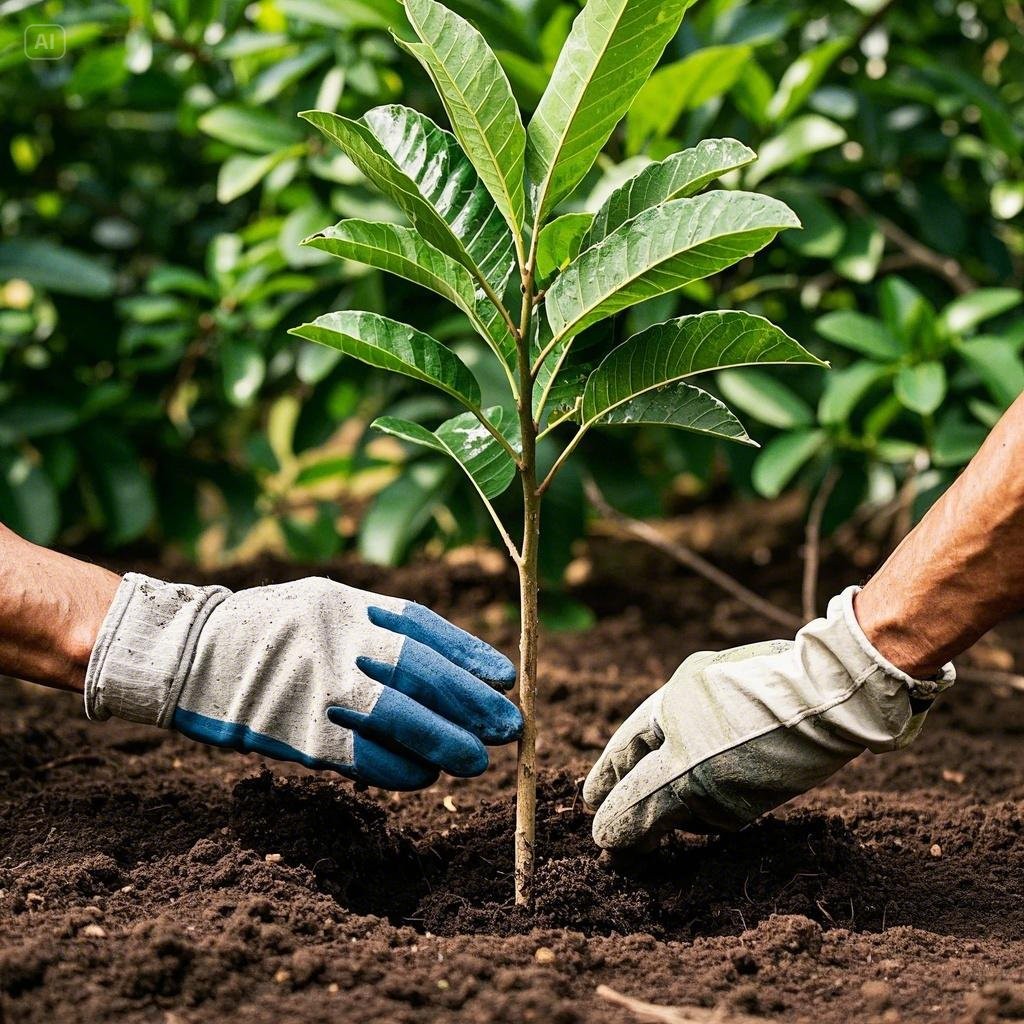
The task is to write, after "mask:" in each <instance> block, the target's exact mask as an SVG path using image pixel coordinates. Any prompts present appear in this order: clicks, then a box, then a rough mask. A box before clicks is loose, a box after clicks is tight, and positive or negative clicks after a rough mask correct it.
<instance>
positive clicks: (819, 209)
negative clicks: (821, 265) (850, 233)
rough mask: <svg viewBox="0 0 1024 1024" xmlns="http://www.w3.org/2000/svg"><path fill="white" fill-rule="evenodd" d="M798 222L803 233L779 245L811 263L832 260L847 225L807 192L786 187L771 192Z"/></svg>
mask: <svg viewBox="0 0 1024 1024" xmlns="http://www.w3.org/2000/svg"><path fill="white" fill-rule="evenodd" d="M772 195H774V196H775V197H776V198H777V199H781V200H782V201H783V202H784V203H785V204H786V205H787V206H788V207H789V208H790V209H791V210H792V211H793V212H794V213H795V214H796V215H797V216H798V217H799V218H800V223H801V224H802V225H803V230H802V231H791V232H787V233H786V234H785V235H783V238H782V244H783V245H785V246H786V248H787V249H792V250H793V251H794V252H797V253H799V254H800V255H801V256H807V257H809V258H811V259H826V260H828V259H832V257H833V256H835V255H836V253H838V252H839V250H840V249H841V248H842V245H843V242H844V240H845V239H846V225H845V224H844V223H843V222H842V221H841V220H840V219H839V218H838V217H837V216H836V215H835V214H834V213H833V212H832V209H831V207H830V206H829V205H828V204H827V203H824V202H822V200H821V199H819V198H818V196H816V195H815V194H814V192H812V191H811V190H810V189H809V188H801V187H800V186H797V185H787V186H784V187H782V188H775V189H773V190H772Z"/></svg>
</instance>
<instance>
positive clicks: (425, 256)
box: [303, 220, 515, 362]
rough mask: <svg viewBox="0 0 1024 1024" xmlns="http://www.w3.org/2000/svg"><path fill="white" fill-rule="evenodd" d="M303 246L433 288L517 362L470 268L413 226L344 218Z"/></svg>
mask: <svg viewBox="0 0 1024 1024" xmlns="http://www.w3.org/2000/svg"><path fill="white" fill-rule="evenodd" d="M303 244H304V245H308V246H311V247H313V248H314V249H319V250H321V251H322V252H326V253H330V254H331V255H332V256H338V257H340V258H341V259H347V260H357V261H358V262H360V263H364V264H366V265H367V266H370V267H376V268H377V269H378V270H385V271H387V272H388V273H391V274H397V275H398V276H399V277H403V278H405V279H406V280H407V281H412V282H414V283H415V284H419V285H422V286H423V287H424V288H429V289H430V290H431V291H433V292H435V293H436V294H438V295H440V296H442V297H443V298H446V299H448V301H449V302H452V303H454V304H455V305H456V306H458V307H459V309H461V310H462V311H463V312H464V313H465V314H466V315H467V316H468V317H469V318H470V320H471V321H472V322H473V324H474V325H475V326H476V328H477V330H478V331H479V332H480V333H481V334H482V335H483V337H484V338H486V339H489V340H491V341H493V343H494V345H495V346H497V351H498V354H499V356H501V357H502V358H504V359H505V360H506V362H508V361H509V360H514V358H515V338H513V336H512V333H511V331H510V330H509V328H508V325H507V324H506V323H505V321H504V320H503V319H502V317H501V316H499V315H498V313H497V310H495V308H494V306H493V305H491V303H490V302H488V301H487V300H485V299H481V298H479V297H478V295H477V293H476V290H475V287H474V283H473V279H472V278H471V277H470V276H469V271H467V270H466V268H465V267H463V266H462V264H460V263H456V262H455V260H453V259H451V258H450V257H449V256H446V255H445V254H444V253H443V252H441V251H440V250H439V249H435V248H434V246H432V245H431V244H430V243H429V242H427V241H425V240H424V239H423V237H422V236H421V235H420V233H419V232H418V231H416V230H414V229H413V228H407V227H401V226H399V225H397V224H381V223H377V222H374V221H365V220H343V221H341V223H339V224H336V225H334V227H330V228H326V229H324V230H323V231H321V232H320V233H319V234H317V235H313V236H312V237H311V238H307V239H306V240H305V241H304V243H303Z"/></svg>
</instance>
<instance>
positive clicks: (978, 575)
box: [855, 395, 1024, 678]
mask: <svg viewBox="0 0 1024 1024" xmlns="http://www.w3.org/2000/svg"><path fill="white" fill-rule="evenodd" d="M855 607H856V614H857V619H858V621H859V622H860V624H861V626H862V628H863V629H864V631H865V633H866V634H867V635H868V638H869V639H870V640H871V641H872V643H873V644H874V645H875V646H876V647H877V648H878V650H880V651H881V652H882V653H883V654H884V655H885V656H886V657H887V658H888V659H889V660H890V661H892V662H893V664H895V665H896V666H898V667H899V668H902V669H904V671H906V672H909V673H910V674H911V675H914V676H917V677H920V678H924V677H927V676H929V675H931V674H933V673H934V672H935V671H937V670H938V669H939V667H940V666H941V665H943V664H945V663H946V662H947V661H949V660H950V659H951V658H954V657H956V656H957V655H959V654H961V653H962V652H963V651H964V650H966V649H967V648H968V647H970V646H971V644H973V643H974V642H975V641H976V640H977V639H978V638H979V637H980V636H982V635H983V634H984V633H986V632H987V631H988V630H989V629H991V628H992V627H993V626H994V625H996V624H997V623H998V622H1000V621H1002V620H1003V619H1005V618H1006V617H1007V616H1008V615H1012V614H1013V613H1014V612H1016V611H1019V610H1020V609H1021V608H1024V395H1022V396H1021V397H1020V398H1018V399H1017V401H1016V402H1015V403H1014V404H1013V405H1012V406H1011V408H1010V409H1009V410H1008V411H1007V412H1006V414H1005V415H1004V416H1003V418H1002V419H1001V420H1000V421H999V423H998V424H997V425H996V427H995V429H994V430H993V431H992V433H991V434H990V435H989V437H988V439H987V440H986V441H985V444H984V445H983V446H982V447H981V449H980V450H979V452H978V454H977V455H976V456H975V457H974V459H973V460H972V461H971V463H970V465H969V466H968V467H967V468H966V469H965V470H964V472H963V473H962V474H961V475H960V477H959V478H958V479H957V480H956V482H955V483H954V484H953V485H952V487H950V489H949V490H948V491H947V492H946V493H945V494H944V495H943V496H942V498H940V499H939V501H937V502H936V503H935V505H934V506H933V507H932V508H931V509H930V510H929V512H928V514H927V515H926V516H925V517H924V519H922V520H921V522H920V523H919V524H918V525H917V526H916V527H915V528H914V529H913V530H912V531H911V532H910V533H909V534H908V535H907V537H906V538H905V539H904V540H903V542H902V543H901V544H900V545H899V547H898V548H897V549H896V550H895V551H894V552H893V553H892V555H891V556H890V557H889V559H888V560H887V561H886V563H885V564H884V565H883V566H882V568H881V569H879V571H878V572H877V573H876V574H875V575H874V577H872V579H871V580H870V582H869V583H868V584H867V585H866V586H865V587H864V589H863V590H862V591H861V592H860V594H858V595H857V600H856V604H855Z"/></svg>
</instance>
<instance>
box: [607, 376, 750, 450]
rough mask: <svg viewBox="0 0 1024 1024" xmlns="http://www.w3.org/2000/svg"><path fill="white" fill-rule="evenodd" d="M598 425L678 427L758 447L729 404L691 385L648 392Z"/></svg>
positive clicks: (682, 384)
mask: <svg viewBox="0 0 1024 1024" xmlns="http://www.w3.org/2000/svg"><path fill="white" fill-rule="evenodd" d="M595 425H597V426H607V427H617V426H645V425H656V426H663V427H676V428H678V429H680V430H687V431H689V432H690V433H693V434H706V435H707V436H709V437H720V438H723V439H725V440H727V441H738V442H739V443H740V444H748V445H751V446H753V447H754V448H756V447H757V442H756V441H754V440H752V439H751V437H750V435H749V434H748V433H747V432H746V430H745V429H744V427H743V424H742V423H740V421H739V420H738V419H737V418H736V416H735V415H734V414H733V413H732V411H731V410H730V409H729V408H728V406H726V404H725V403H724V402H722V401H720V400H719V399H717V398H715V396H714V395H709V394H708V393H707V392H706V391H702V390H701V389H700V388H698V387H694V386H693V385H692V384H685V383H683V382H682V381H676V382H674V383H672V384H667V385H665V386H663V387H661V388H657V389H655V390H654V391H646V392H644V393H643V394H641V395H637V396H636V398H631V399H629V400H628V401H626V402H623V404H622V405H618V406H616V407H615V408H614V409H611V410H610V411H608V412H607V413H605V414H604V415H603V416H601V417H600V418H599V419H598V420H597V421H596V423H595Z"/></svg>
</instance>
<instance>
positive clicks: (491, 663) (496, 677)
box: [367, 601, 516, 690]
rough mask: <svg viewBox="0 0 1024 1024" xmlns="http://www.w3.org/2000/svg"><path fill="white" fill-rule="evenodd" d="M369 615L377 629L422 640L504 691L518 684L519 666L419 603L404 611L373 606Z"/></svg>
mask: <svg viewBox="0 0 1024 1024" xmlns="http://www.w3.org/2000/svg"><path fill="white" fill-rule="evenodd" d="M367 613H368V614H369V616H370V621H371V622H372V623H373V624H374V625H375V626H380V627H381V628H382V629H389V630H391V632H393V633H401V634H402V635H403V636H408V637H411V638H412V639H413V640H417V641H419V643H421V644H424V645H425V646H426V647H429V648H430V649H431V650H433V651H436V652H437V653H438V654H440V655H443V656H444V657H445V658H447V659H448V660H449V661H450V662H452V663H453V664H455V665H458V666H459V668H462V669H465V670H466V671H467V672H469V673H471V674H472V675H474V676H476V677H477V678H478V679H486V680H487V681H488V682H492V683H496V684H497V685H498V686H500V687H501V688H502V689H503V690H508V689H511V687H512V684H513V683H514V682H515V681H516V667H515V665H513V664H512V662H511V661H509V660H508V658H506V657H505V655H504V654H502V653H501V652H500V651H496V650H495V649H494V648H493V647H492V646H491V645H490V644H488V643H484V641H483V640H481V639H479V638H478V637H475V636H473V634H472V633H467V632H466V631H465V630H464V629H459V627H458V626H455V625H453V624H452V623H450V622H449V621H448V620H447V619H443V618H441V616H440V615H438V614H437V613H436V612H432V611H431V610H430V609H429V608H424V607H423V605H421V604H416V602H415V601H407V602H406V605H405V608H404V609H403V610H402V611H401V612H393V611H388V610H387V609H386V608H378V607H375V606H374V605H371V606H370V607H369V608H368V609H367Z"/></svg>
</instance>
